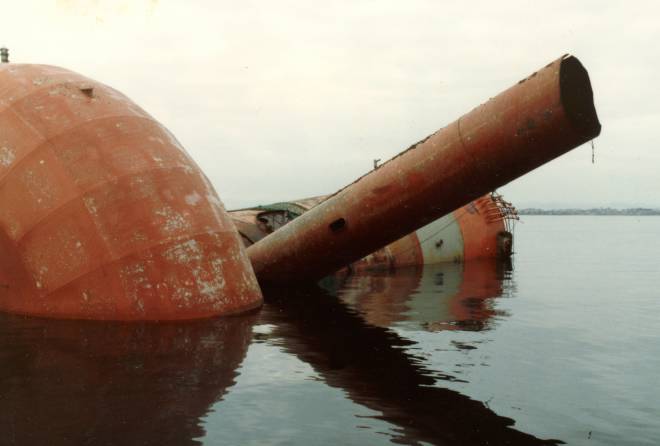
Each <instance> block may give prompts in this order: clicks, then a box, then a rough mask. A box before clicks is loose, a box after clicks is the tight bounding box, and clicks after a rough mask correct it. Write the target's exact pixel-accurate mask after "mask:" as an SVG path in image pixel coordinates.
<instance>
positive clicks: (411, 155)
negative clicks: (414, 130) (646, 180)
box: [247, 56, 600, 282]
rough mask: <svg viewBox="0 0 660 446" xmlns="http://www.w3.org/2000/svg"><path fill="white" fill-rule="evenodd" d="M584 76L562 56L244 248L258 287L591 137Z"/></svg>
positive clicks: (378, 238)
mask: <svg viewBox="0 0 660 446" xmlns="http://www.w3.org/2000/svg"><path fill="white" fill-rule="evenodd" d="M599 133H600V123H599V122H598V118H597V116H596V111H595V108H594V106H593V94H592V90H591V85H590V82H589V77H588V74H587V72H586V70H585V69H584V68H583V67H582V65H581V64H580V62H579V61H578V60H577V59H576V58H574V57H572V56H566V57H562V58H561V59H559V60H557V61H555V62H552V63H550V64H548V65H547V66H546V67H545V68H543V69H541V70H540V71H538V72H536V73H534V74H533V75H531V76H530V77H529V78H527V79H524V80H523V81H521V82H519V83H518V84H517V85H515V86H513V87H511V88H510V89H508V90H506V91H504V92H503V93H501V94H499V95H498V96H497V97H495V98H493V99H491V100H490V101H488V102H487V103H485V104H483V105H481V106H479V107H477V108H476V109H474V110H473V111H471V112H470V113H468V114H466V115H464V116H463V117H462V118H460V119H459V120H457V121H455V122H454V123H452V124H450V125H449V126H447V127H445V128H444V129H442V130H440V131H438V132H436V133H434V134H432V135H430V136H429V137H428V138H426V139H424V140H423V141H421V142H419V143H417V144H415V145H414V146H412V147H411V148H410V149H408V150H407V151H405V152H403V153H402V154H400V155H398V156H397V157H395V158H393V159H392V160H390V161H389V162H387V163H385V164H384V165H382V166H380V167H379V168H378V169H377V170H375V171H373V172H371V173H369V174H367V175H365V176H363V177H362V178H360V179H359V180H357V181H356V182H355V183H353V184H351V185H350V186H348V187H346V188H344V189H342V190H341V191H339V192H337V193H336V194H335V195H334V196H332V197H330V198H329V199H327V200H325V201H324V202H323V203H321V204H320V205H318V206H316V207H315V208H314V209H312V210H310V211H309V212H307V213H305V214H304V215H302V216H301V217H299V218H297V219H296V220H294V221H293V222H291V223H290V224H288V225H286V226H284V227H283V228H281V229H280V230H278V231H275V232H274V233H273V234H271V235H269V236H268V237H266V238H264V239H262V240H260V241H259V242H257V243H255V244H254V245H252V246H250V247H249V248H248V250H247V252H248V255H249V257H250V260H251V261H252V265H253V267H254V270H255V273H256V274H257V277H258V278H259V280H260V281H261V282H287V281H293V280H295V281H299V280H301V279H304V280H310V281H312V280H316V279H319V278H321V277H323V276H325V275H327V274H328V273H331V272H332V271H335V270H337V269H339V268H341V267H342V266H345V265H348V264H350V263H352V262H354V261H356V260H358V259H360V258H362V257H363V256H365V255H367V254H369V253H371V252H373V251H375V250H377V249H379V248H381V247H383V246H385V245H387V244H388V243H391V242H393V241H394V240H397V239H398V238H400V237H401V236H403V235H405V234H408V233H410V232H412V231H414V230H415V229H417V228H419V227H421V226H423V225H425V224H427V223H429V222H431V221H433V220H435V219H437V218H439V217H440V216H442V215H444V214H447V213H448V212H450V211H452V210H453V209H457V208H459V207H461V206H463V205H465V204H466V203H469V202H470V201H471V200H473V199H475V198H477V197H479V196H481V195H483V194H485V193H486V192H488V191H490V190H494V189H496V188H497V187H500V186H502V185H504V184H506V183H508V182H509V181H511V180H513V179H515V178H518V177H519V176H521V175H524V174H525V173H527V172H529V171H531V170H533V169H535V168H536V167H538V166H540V165H542V164H544V163H546V162H548V161H550V160H552V159H554V158H556V157H558V156H560V155H562V154H563V153H565V152H567V151H569V150H571V149H573V148H575V147H577V146H579V145H580V144H582V143H584V142H586V141H589V140H590V139H593V138H594V137H596V136H597V135H598V134H599Z"/></svg>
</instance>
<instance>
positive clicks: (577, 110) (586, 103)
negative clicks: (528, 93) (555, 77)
mask: <svg viewBox="0 0 660 446" xmlns="http://www.w3.org/2000/svg"><path fill="white" fill-rule="evenodd" d="M559 92H560V95H561V102H562V104H563V106H564V110H565V111H566V116H567V118H568V120H569V122H570V123H571V124H572V125H573V127H574V128H575V129H576V130H578V131H579V132H581V133H583V134H585V135H586V136H588V137H589V139H591V138H594V137H596V136H598V135H599V134H600V122H599V121H598V115H597V114H596V107H595V106H594V92H593V90H592V89H591V82H590V81H589V73H587V70H586V69H585V68H584V66H583V65H582V63H580V61H579V60H578V59H577V58H576V57H574V56H566V57H565V58H564V59H563V60H562V61H561V65H560V69H559Z"/></svg>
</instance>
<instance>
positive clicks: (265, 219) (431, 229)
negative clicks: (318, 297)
mask: <svg viewBox="0 0 660 446" xmlns="http://www.w3.org/2000/svg"><path fill="white" fill-rule="evenodd" d="M326 198H327V197H325V196H323V197H315V198H307V199H303V200H296V201H291V202H283V203H276V204H271V205H266V206H257V207H255V208H250V209H241V210H236V211H230V212H229V215H230V217H231V218H232V220H233V221H234V224H235V225H236V227H237V229H238V231H239V233H240V234H241V237H242V239H243V242H244V243H245V245H246V246H250V245H252V244H253V243H256V242H257V241H259V240H261V239H262V238H264V237H266V236H267V235H268V234H270V233H272V232H274V231H275V230H277V229H279V228H280V227H282V226H284V225H285V224H287V223H288V222H290V221H291V220H293V219H295V218H297V217H298V216H300V215H302V214H303V213H305V212H307V211H308V210H309V209H311V208H312V207H314V206H315V205H317V204H319V203H321V202H322V201H323V200H324V199H326ZM517 218H518V216H517V213H516V210H515V208H514V207H513V206H512V205H511V204H510V203H507V202H505V201H504V200H503V199H502V197H501V196H500V195H497V194H488V195H484V196H483V197H480V198H478V199H476V200H474V201H473V202H471V203H469V204H467V205H466V206H463V207H461V208H459V209H457V210H456V211H454V212H451V213H449V214H447V215H445V216H444V217H441V218H439V219H437V220H435V221H433V222H431V223H429V224H428V225H426V226H423V227H422V228H420V229H418V230H417V231H414V232H411V233H410V234H408V235H406V236H404V237H402V238H400V239H399V240H397V241H395V242H393V243H390V244H389V245H387V246H385V247H384V248H381V249H379V250H377V251H375V252H373V253H372V254H370V255H368V256H366V257H364V258H363V259H361V260H358V261H357V262H354V263H352V264H351V265H349V266H348V268H349V269H352V270H362V269H382V268H395V267H402V266H411V265H425V264H426V265H430V264H437V263H445V262H462V261H465V260H474V259H482V258H496V257H500V258H502V257H509V256H510V255H511V253H512V242H513V239H512V233H511V229H512V228H511V225H512V221H514V220H516V219H517Z"/></svg>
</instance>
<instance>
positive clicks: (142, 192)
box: [0, 65, 261, 320]
mask: <svg viewBox="0 0 660 446" xmlns="http://www.w3.org/2000/svg"><path fill="white" fill-rule="evenodd" d="M0 250H1V253H0V310H4V311H10V312H15V313H23V314H30V315H38V316H48V317H59V318H76V319H78V318H81V319H113V320H172V319H194V318H202V317H210V316H214V315H219V314H229V313H236V312H240V311H245V310H248V309H250V308H254V307H257V306H259V305H260V303H261V292H260V290H259V287H258V285H257V282H256V279H255V277H254V273H253V271H252V267H251V265H250V263H249V261H248V260H247V257H246V256H245V253H244V250H243V247H242V244H241V242H240V239H239V238H238V235H237V233H236V231H235V229H234V227H233V224H232V223H231V221H230V220H229V218H228V217H227V215H226V212H225V210H224V208H223V206H222V203H221V201H220V199H219V198H218V196H217V194H216V193H215V191H214V190H213V188H212V186H211V185H210V183H209V182H208V180H207V179H206V177H205V176H204V174H203V173H202V172H201V170H200V169H199V167H198V166H197V165H196V164H195V163H194V161H193V160H192V159H191V158H190V157H189V156H188V155H187V154H186V152H185V150H184V149H183V148H182V147H181V145H180V144H179V143H178V141H177V140H176V139H175V138H174V137H173V136H172V135H171V133H169V132H168V131H167V130H166V129H165V128H164V127H163V126H161V125H160V124H159V123H158V122H156V121H155V120H154V119H153V118H152V117H151V116H149V115H148V114H147V113H146V112H145V111H144V110H142V109H141V108H139V107H138V106H136V105H135V104H134V103H133V102H131V101H130V100H129V99H128V98H126V97H125V96H124V95H122V94H121V93H119V92H117V91H116V90H113V89H112V88H109V87H107V86H104V85H102V84H99V83H97V82H94V81H92V80H90V79H87V78H84V77H82V76H80V75H77V74H75V73H72V72H70V71H67V70H63V69H60V68H56V67H49V66H40V65H5V66H3V67H2V68H0Z"/></svg>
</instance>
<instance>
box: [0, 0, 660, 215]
mask: <svg viewBox="0 0 660 446" xmlns="http://www.w3.org/2000/svg"><path fill="white" fill-rule="evenodd" d="M0 4H1V5H2V14H1V15H0V17H2V24H1V25H0V30H2V32H1V33H0V45H5V46H8V47H9V48H10V51H11V53H10V57H11V61H12V62H23V63H45V64H52V65H59V66H63V67H66V68H69V69H72V70H74V71H77V72H79V73H81V74H84V75H86V76H89V77H92V78H94V79H96V80H98V81H101V82H103V83H106V84H109V85H111V86H113V87H115V88H117V89H118V90H120V91H122V92H124V93H125V94H127V95H128V96H129V97H131V98H132V99H133V100H134V101H135V102H137V103H138V104H139V105H141V106H142V107H143V108H145V109H146V110H147V111H148V112H150V113H151V114H152V115H153V116H154V117H155V118H156V119H158V120H159V121H160V122H162V123H163V124H164V125H165V126H166V127H168V128H169V129H170V130H171V131H172V132H173V133H174V134H175V135H176V136H177V138H178V139H179V140H180V141H181V142H182V144H183V145H184V146H185V147H186V149H187V150H188V152H189V153H190V154H191V155H192V156H193V158H194V159H195V160H196V161H197V163H198V164H199V165H200V166H201V167H202V169H203V170H204V171H205V172H206V174H207V175H208V176H209V178H210V179H211V180H212V182H213V183H214V185H215V187H216V189H217V190H218V193H219V194H220V196H221V198H222V199H223V201H224V202H225V205H226V206H227V207H228V208H235V207H241V206H245V205H250V204H255V203H260V202H261V203H263V202H272V201H280V200H286V199H293V198H300V197H305V196H312V195H319V194H324V193H329V192H334V191H335V190H336V189H338V188H340V187H342V186H343V185H345V184H347V183H349V182H351V181H352V180H354V179H355V178H356V177H358V176H359V175H362V174H363V173H365V172H366V171H368V170H369V169H371V167H372V163H373V159H374V158H381V159H383V160H385V159H388V158H390V157H392V156H394V155H395V154H397V153H398V152H400V151H401V150H403V149H405V148H407V147H408V146H409V145H410V144H412V143H414V142H416V141H418V140H419V139H421V138H423V137H425V136H426V135H428V134H430V133H432V132H434V131H435V130H437V129H439V128H441V127H444V126H445V125H446V124H448V123H450V122H452V121H454V120H455V119H456V118H458V117H459V116H461V115H462V114H464V113H465V112H468V111H470V110H471V109H472V108H474V107H475V106H476V105H478V104H480V103H481V102H484V101H485V100H487V99H488V98H489V97H492V96H495V95H496V94H497V93H499V92H500V91H502V90H504V89H506V88H508V87H509V86H511V85H512V84H514V83H515V82H517V81H518V80H520V79H522V78H524V77H526V76H527V75H529V74H531V73H532V72H534V71H535V70H536V69H538V68H541V67H543V66H544V65H546V64H547V63H548V62H550V61H552V60H554V59H556V58H558V57H559V56H561V55H562V54H564V53H572V54H574V55H576V56H577V57H578V58H579V59H580V60H581V61H582V63H583V64H584V65H585V66H586V68H587V70H588V71H589V74H590V76H591V80H592V85H593V88H594V94H595V102H596V109H597V111H598V114H599V117H600V120H601V123H602V125H603V131H602V134H601V136H600V137H599V138H598V139H596V140H595V148H596V149H595V155H596V162H595V164H592V163H591V146H590V145H584V146H582V147H580V148H578V149H576V150H574V151H573V152H571V153H569V154H567V155H564V156H563V157H561V158H559V159H557V160H555V161H553V162H551V163H550V164H548V165H546V166H543V167H541V168H539V169H537V170H536V171H534V172H532V173H530V174H528V175H526V176H524V177H523V178H520V179H518V180H516V181H514V182H513V183H511V184H509V185H507V186H505V187H503V188H502V189H501V190H500V191H501V192H503V193H504V195H505V196H506V197H507V198H508V199H509V200H510V201H513V203H514V204H516V205H517V206H518V207H527V206H545V207H575V206H617V207H628V206H649V207H658V208H660V173H659V168H660V152H659V151H658V149H659V148H660V147H659V144H658V142H659V140H660V137H659V136H658V133H659V131H660V130H659V128H660V112H659V111H658V110H659V107H660V88H659V87H658V85H659V84H658V80H657V76H658V75H657V70H658V68H660V60H659V59H660V51H659V50H658V44H659V43H660V6H659V5H660V3H659V2H656V1H632V0H629V1H604V0H600V1H576V0H572V1H559V0H555V1H552V2H532V1H507V0H501V1H492V0H491V1H470V2H467V1H465V2H458V1H457V2H442V1H426V0H406V1H386V0H379V1H359V0H358V1H356V0H353V1H345V2H342V1H337V2H321V1H309V0H307V1H286V0H280V1H277V2H275V1H262V2H256V1H240V2H239V1H235V2H229V1H177V2H175V1H168V0H161V1H148V0H115V1H101V0H98V1H94V0H50V1H49V0H41V1H27V0H21V1H20V2H19V1H15V0H12V1H11V2H10V1H5V0H2V1H1V3H0Z"/></svg>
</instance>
